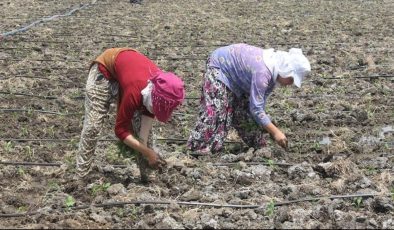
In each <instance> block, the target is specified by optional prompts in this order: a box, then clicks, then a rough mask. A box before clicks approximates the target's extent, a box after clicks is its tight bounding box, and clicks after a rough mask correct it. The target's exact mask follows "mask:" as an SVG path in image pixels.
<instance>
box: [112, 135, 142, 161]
mask: <svg viewBox="0 0 394 230" xmlns="http://www.w3.org/2000/svg"><path fill="white" fill-rule="evenodd" d="M137 139H138V138H137ZM116 145H117V147H118V156H119V157H123V158H135V157H136V156H137V154H139V153H138V151H137V150H135V149H132V148H130V147H129V146H127V145H126V144H125V143H123V142H121V141H118V142H117V143H116Z"/></svg>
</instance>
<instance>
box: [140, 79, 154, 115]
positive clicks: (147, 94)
mask: <svg viewBox="0 0 394 230" xmlns="http://www.w3.org/2000/svg"><path fill="white" fill-rule="evenodd" d="M152 89H153V83H152V82H151V81H149V80H148V85H147V86H146V87H145V88H144V89H143V90H142V91H141V94H142V103H143V104H144V106H145V107H146V109H147V110H148V111H149V112H150V113H152V114H153V106H152V96H151V94H152Z"/></svg>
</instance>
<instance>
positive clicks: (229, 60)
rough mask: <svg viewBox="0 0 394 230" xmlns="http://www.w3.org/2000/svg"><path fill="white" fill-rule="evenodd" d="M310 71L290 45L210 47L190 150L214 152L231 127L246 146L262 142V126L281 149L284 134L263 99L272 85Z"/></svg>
mask: <svg viewBox="0 0 394 230" xmlns="http://www.w3.org/2000/svg"><path fill="white" fill-rule="evenodd" d="M310 71H311V67H310V63H309V61H308V59H307V58H306V57H305V56H304V55H303V54H302V51H301V50H300V49H296V48H292V49H290V50H289V52H285V51H274V49H262V48H259V47H255V46H251V45H248V44H233V45H229V46H225V47H221V48H218V49H216V50H215V51H213V52H212V54H211V55H210V57H209V58H208V60H207V66H206V72H205V75H204V83H203V86H202V96H201V105H200V112H199V117H198V120H197V122H196V126H195V129H194V130H193V131H192V132H191V135H190V137H189V140H188V147H189V148H190V150H191V151H193V152H194V153H193V154H195V155H204V154H209V153H215V152H217V151H219V150H220V149H221V148H222V146H223V142H224V139H225V138H226V136H227V133H228V130H229V128H230V127H231V126H232V127H234V128H235V129H236V130H237V131H238V134H239V136H240V137H241V138H242V139H243V141H244V142H245V143H246V144H248V145H249V146H253V147H257V148H258V147H263V146H265V145H266V142H265V140H264V138H263V135H262V129H264V130H266V131H267V132H268V133H269V134H271V136H272V137H273V138H274V140H275V141H276V143H277V144H279V145H280V146H281V147H283V148H287V138H286V136H285V134H284V133H283V132H282V131H281V130H280V129H279V128H277V127H276V126H275V125H274V124H273V123H272V122H271V120H270V118H269V117H268V115H267V114H266V113H265V105H266V101H267V98H268V96H269V95H270V93H271V92H272V91H273V89H274V88H275V85H277V84H279V85H282V86H287V85H292V84H294V85H296V86H297V87H300V86H301V82H302V80H303V78H304V77H305V76H307V75H308V74H309V72H310ZM261 128H262V129H261Z"/></svg>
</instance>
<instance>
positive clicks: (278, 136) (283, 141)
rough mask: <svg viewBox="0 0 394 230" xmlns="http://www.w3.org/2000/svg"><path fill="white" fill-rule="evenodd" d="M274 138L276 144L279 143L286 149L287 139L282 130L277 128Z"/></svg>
mask: <svg viewBox="0 0 394 230" xmlns="http://www.w3.org/2000/svg"><path fill="white" fill-rule="evenodd" d="M274 139H275V141H276V143H277V144H278V145H280V146H281V147H282V148H284V149H287V145H288V141H287V138H286V136H285V134H283V133H282V131H280V130H278V131H277V132H276V133H275V134H274Z"/></svg>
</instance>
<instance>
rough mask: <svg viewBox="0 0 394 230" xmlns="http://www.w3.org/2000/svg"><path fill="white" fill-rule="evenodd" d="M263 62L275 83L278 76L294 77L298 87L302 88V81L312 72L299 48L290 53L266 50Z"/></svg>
mask: <svg viewBox="0 0 394 230" xmlns="http://www.w3.org/2000/svg"><path fill="white" fill-rule="evenodd" d="M263 60H264V63H265V64H266V66H267V68H268V69H269V70H270V71H271V73H272V75H273V77H274V80H275V81H276V79H277V77H278V75H279V76H281V77H283V78H287V77H293V79H294V81H293V82H294V85H295V86H297V87H301V83H302V80H303V79H304V77H305V76H306V75H308V74H309V73H310V72H311V65H310V63H309V61H308V59H307V58H306V57H305V56H304V55H303V54H302V50H301V49H298V48H291V49H290V50H289V52H285V51H276V52H275V51H274V49H264V53H263Z"/></svg>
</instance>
